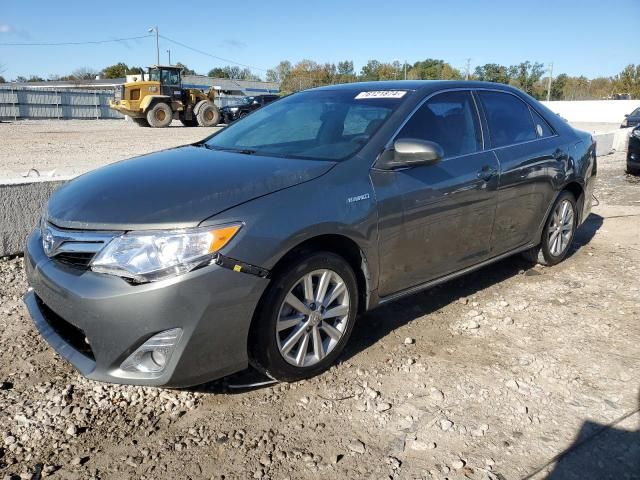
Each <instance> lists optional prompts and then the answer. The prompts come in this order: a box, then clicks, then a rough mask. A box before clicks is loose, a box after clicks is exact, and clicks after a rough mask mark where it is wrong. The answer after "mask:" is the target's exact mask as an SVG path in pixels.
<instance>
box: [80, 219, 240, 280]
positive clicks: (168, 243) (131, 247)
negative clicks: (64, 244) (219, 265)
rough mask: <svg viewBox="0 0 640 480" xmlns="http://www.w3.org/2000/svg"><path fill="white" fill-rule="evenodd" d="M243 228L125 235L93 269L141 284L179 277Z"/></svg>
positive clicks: (221, 227)
mask: <svg viewBox="0 0 640 480" xmlns="http://www.w3.org/2000/svg"><path fill="white" fill-rule="evenodd" d="M241 226H242V225H241V224H232V225H224V226H220V227H216V228H213V227H205V228H195V229H185V230H165V231H157V230H156V231H149V232H129V233H125V234H124V235H120V236H119V237H116V238H114V239H113V240H111V241H110V242H109V243H108V244H107V246H106V247H105V248H104V249H103V250H102V251H101V252H100V253H99V254H98V255H97V256H96V258H95V259H94V260H93V261H92V262H91V269H92V270H93V271H94V272H100V273H109V274H112V275H118V276H120V277H125V278H131V279H133V280H136V281H139V282H153V281H156V280H161V279H164V278H167V277H171V276H174V275H180V274H182V273H186V272H189V271H191V270H193V269H194V268H196V267H198V266H199V265H202V264H203V263H204V262H206V261H208V260H209V259H211V258H212V257H213V255H214V254H215V253H216V252H217V251H218V250H220V249H221V248H222V247H224V246H225V245H226V244H227V243H229V241H230V240H231V239H232V238H233V237H234V236H235V234H236V233H238V230H240V227H241Z"/></svg>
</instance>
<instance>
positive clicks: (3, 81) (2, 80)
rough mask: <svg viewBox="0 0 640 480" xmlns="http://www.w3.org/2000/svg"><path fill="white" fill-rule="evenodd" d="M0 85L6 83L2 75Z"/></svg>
mask: <svg viewBox="0 0 640 480" xmlns="http://www.w3.org/2000/svg"><path fill="white" fill-rule="evenodd" d="M0 83H7V81H6V80H5V78H4V77H3V76H2V75H0Z"/></svg>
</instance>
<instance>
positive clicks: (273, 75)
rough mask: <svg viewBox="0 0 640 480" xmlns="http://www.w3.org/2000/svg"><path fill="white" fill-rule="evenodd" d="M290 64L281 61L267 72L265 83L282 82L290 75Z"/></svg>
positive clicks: (286, 61) (287, 61)
mask: <svg viewBox="0 0 640 480" xmlns="http://www.w3.org/2000/svg"><path fill="white" fill-rule="evenodd" d="M292 68H293V67H292V66H291V62H290V61H289V60H283V61H281V62H280V63H279V64H278V65H276V66H275V67H274V68H271V69H269V70H267V82H284V79H285V78H287V75H289V74H290V73H291V69H292Z"/></svg>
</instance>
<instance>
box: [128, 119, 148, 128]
mask: <svg viewBox="0 0 640 480" xmlns="http://www.w3.org/2000/svg"><path fill="white" fill-rule="evenodd" d="M131 120H133V123H135V124H136V125H138V126H139V127H148V126H149V122H147V119H146V118H132V119H131Z"/></svg>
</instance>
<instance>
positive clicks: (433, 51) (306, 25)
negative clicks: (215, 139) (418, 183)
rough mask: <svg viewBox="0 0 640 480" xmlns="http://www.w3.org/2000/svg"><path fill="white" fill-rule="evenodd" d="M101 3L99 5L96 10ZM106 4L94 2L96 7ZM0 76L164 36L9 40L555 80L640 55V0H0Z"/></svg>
mask: <svg viewBox="0 0 640 480" xmlns="http://www.w3.org/2000/svg"><path fill="white" fill-rule="evenodd" d="M90 5H92V6H90ZM93 5H97V6H93ZM0 7H1V8H0V75H2V76H4V77H5V78H7V79H12V78H15V77H16V76H18V75H21V76H25V77H28V76H29V75H32V74H37V75H39V76H42V77H45V78H46V77H47V76H48V75H51V74H60V75H63V74H68V73H70V72H72V71H73V70H76V69H78V68H83V67H89V68H93V69H95V70H100V69H102V68H103V67H105V66H108V65H111V64H114V63H117V62H120V61H123V62H125V63H127V64H128V65H138V66H147V65H150V64H153V63H155V61H156V43H155V36H150V37H146V38H141V39H135V40H126V41H116V42H108V43H94V44H88V45H66V46H45V45H40V46H27V45H8V44H10V43H14V44H15V43H55V42H87V41H103V40H112V39H119V38H130V37H138V36H145V35H150V34H149V33H148V29H149V27H151V26H156V25H157V26H158V29H159V32H160V34H161V35H163V36H165V37H168V38H170V39H172V40H175V41H178V42H180V43H182V44H184V45H187V46H190V47H193V48H195V49H197V50H200V51H202V52H205V53H206V54H208V55H205V54H203V53H198V52H195V51H193V50H189V49H187V48H185V47H183V46H180V45H178V44H175V43H171V42H170V41H168V40H166V39H163V38H160V60H161V63H166V62H167V61H168V58H167V57H168V54H167V52H166V50H167V49H170V50H171V60H172V62H173V63H176V62H182V63H183V64H185V65H187V66H188V67H190V68H192V69H194V70H196V71H197V72H198V73H203V74H206V73H207V72H208V71H209V70H210V69H211V68H213V67H216V66H224V65H227V64H231V65H233V63H231V62H228V61H223V60H220V59H216V58H212V56H215V57H221V58H224V59H228V60H233V61H235V62H238V63H240V64H243V65H247V66H250V67H251V68H252V70H253V71H254V73H257V74H259V75H261V76H263V77H264V74H265V71H266V69H268V68H271V67H273V66H275V65H277V64H278V62H279V61H281V60H285V59H288V60H290V61H292V62H293V63H295V62H296V61H298V60H301V59H303V58H308V59H311V60H315V61H317V62H319V63H325V62H331V63H337V62H338V61H340V60H353V61H354V63H355V66H356V70H357V71H359V70H360V67H362V65H364V64H365V63H366V62H367V60H369V59H377V60H380V61H384V62H392V61H394V60H398V61H400V62H402V61H404V60H406V61H408V62H409V63H413V62H416V61H418V60H423V59H425V58H440V59H443V60H445V61H447V62H449V63H450V64H451V65H452V66H454V67H456V68H458V69H460V70H462V71H464V69H465V65H466V62H467V59H470V64H471V70H473V69H474V67H475V66H477V65H483V64H485V63H499V64H503V65H512V64H516V63H520V62H521V61H525V60H530V61H532V62H533V61H537V62H541V63H544V64H545V65H546V64H549V63H550V62H553V64H554V69H553V72H554V76H555V75H557V74H559V73H567V74H569V75H586V76H587V77H589V78H593V77H597V76H612V75H615V74H617V73H619V72H620V71H621V70H622V69H623V68H624V67H625V66H626V65H628V64H630V63H638V62H640V55H639V54H638V50H637V48H635V47H634V46H633V45H632V43H631V41H630V40H631V39H632V38H633V37H634V36H637V35H638V25H640V0H616V1H615V2H614V3H613V4H608V3H607V2H603V1H602V0H553V1H550V0H535V1H532V0H528V1H522V0H520V1H519V0H510V1H508V0H493V1H489V0H455V1H451V0H448V1H441V0H394V1H386V2H378V1H374V0H369V1H361V0H322V1H315V2H305V1H300V0H295V1H294V0H282V1H280V0H271V1H269V2H265V1H264V0H262V1H248V0H234V1H233V2H202V1H199V2H191V1H188V0H183V1H179V2H176V1H172V2H166V1H164V0H155V1H153V2H145V1H119V0H110V1H108V2H104V3H97V2H87V1H86V0H84V1H77V0H66V1H65V2H52V1H51V0H0Z"/></svg>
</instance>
